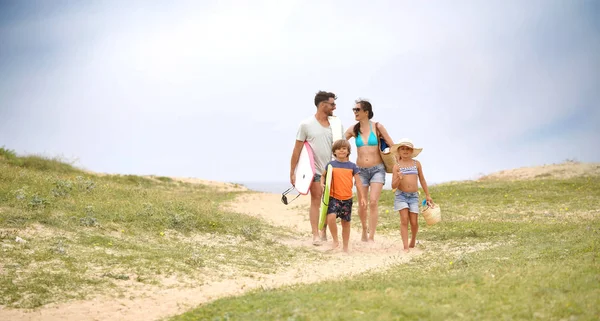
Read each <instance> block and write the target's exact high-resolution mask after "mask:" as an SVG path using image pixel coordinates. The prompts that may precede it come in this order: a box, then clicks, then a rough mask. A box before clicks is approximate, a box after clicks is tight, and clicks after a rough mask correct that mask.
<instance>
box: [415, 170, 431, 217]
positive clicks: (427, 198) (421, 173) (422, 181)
mask: <svg viewBox="0 0 600 321" xmlns="http://www.w3.org/2000/svg"><path fill="white" fill-rule="evenodd" d="M417 169H418V170H419V182H420V183H421V187H422V188H423V192H425V199H426V200H427V204H429V205H430V206H431V205H433V200H432V199H431V196H430V195H429V189H428V188H427V182H426V181H425V176H424V175H423V168H422V167H421V162H419V161H417Z"/></svg>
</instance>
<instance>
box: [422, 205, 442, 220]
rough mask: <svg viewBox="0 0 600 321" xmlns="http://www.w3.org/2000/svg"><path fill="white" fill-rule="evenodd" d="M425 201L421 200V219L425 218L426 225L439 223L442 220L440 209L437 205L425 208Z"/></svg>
mask: <svg viewBox="0 0 600 321" xmlns="http://www.w3.org/2000/svg"><path fill="white" fill-rule="evenodd" d="M426 204H427V203H426V201H425V200H423V206H425V208H424V209H423V212H422V213H423V217H424V218H425V222H426V223H427V225H434V224H437V223H439V222H440V221H441V220H442V209H441V208H440V205H439V204H435V207H431V206H427V205H426Z"/></svg>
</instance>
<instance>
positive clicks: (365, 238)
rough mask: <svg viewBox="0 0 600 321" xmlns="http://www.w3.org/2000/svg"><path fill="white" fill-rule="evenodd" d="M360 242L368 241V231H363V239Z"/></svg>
mask: <svg viewBox="0 0 600 321" xmlns="http://www.w3.org/2000/svg"><path fill="white" fill-rule="evenodd" d="M360 240H361V241H363V242H366V241H367V230H363V231H362V237H361V238H360Z"/></svg>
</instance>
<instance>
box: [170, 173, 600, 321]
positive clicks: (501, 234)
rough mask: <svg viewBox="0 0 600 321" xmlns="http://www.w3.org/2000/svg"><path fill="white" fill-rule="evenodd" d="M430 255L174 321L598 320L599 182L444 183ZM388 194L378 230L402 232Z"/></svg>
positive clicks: (430, 233)
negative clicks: (380, 270) (381, 269)
mask: <svg viewBox="0 0 600 321" xmlns="http://www.w3.org/2000/svg"><path fill="white" fill-rule="evenodd" d="M431 194H432V197H433V199H434V201H436V202H437V203H438V204H440V205H441V206H442V208H443V210H442V215H443V222H442V223H439V224H437V225H434V226H430V227H428V226H426V225H425V224H424V222H423V221H422V219H421V230H420V232H419V233H420V234H419V239H420V240H422V241H423V244H424V250H425V253H424V254H423V255H421V256H419V257H417V258H415V259H414V260H412V261H411V262H409V263H407V264H400V265H397V266H395V267H392V268H391V269H389V270H387V271H385V272H380V273H366V274H363V275H361V276H360V277H358V278H354V279H342V280H339V281H330V282H323V283H319V284H316V285H300V286H293V287H285V288H280V289H276V290H258V291H254V292H251V293H249V294H246V295H243V296H240V297H235V298H223V299H220V300H217V301H215V302H212V303H209V304H206V305H203V306H200V307H198V308H197V309H194V310H192V311H190V312H188V313H185V314H182V315H180V316H177V317H173V318H172V320H598V319H599V318H600V286H599V285H600V211H599V209H600V178H599V177H579V178H573V179H565V180H557V179H549V178H544V179H542V180H532V181H520V182H506V181H482V182H460V183H452V184H442V185H438V186H434V187H432V188H431ZM392 200H393V195H392V194H391V192H390V191H384V194H383V196H382V198H381V203H380V204H381V205H380V208H381V210H380V218H381V223H380V226H379V227H378V229H379V230H380V231H381V232H382V233H398V223H399V221H398V214H397V213H394V212H392V211H390V212H388V213H386V209H390V208H391V207H392V202H393V201H392Z"/></svg>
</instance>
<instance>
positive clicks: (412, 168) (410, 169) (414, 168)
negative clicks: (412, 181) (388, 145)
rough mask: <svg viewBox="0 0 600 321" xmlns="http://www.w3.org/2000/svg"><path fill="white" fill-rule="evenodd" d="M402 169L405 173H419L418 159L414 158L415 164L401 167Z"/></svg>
mask: <svg viewBox="0 0 600 321" xmlns="http://www.w3.org/2000/svg"><path fill="white" fill-rule="evenodd" d="M400 171H401V172H402V174H403V175H411V174H414V175H417V174H419V171H418V170H417V161H416V160H414V159H413V166H409V167H400Z"/></svg>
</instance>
